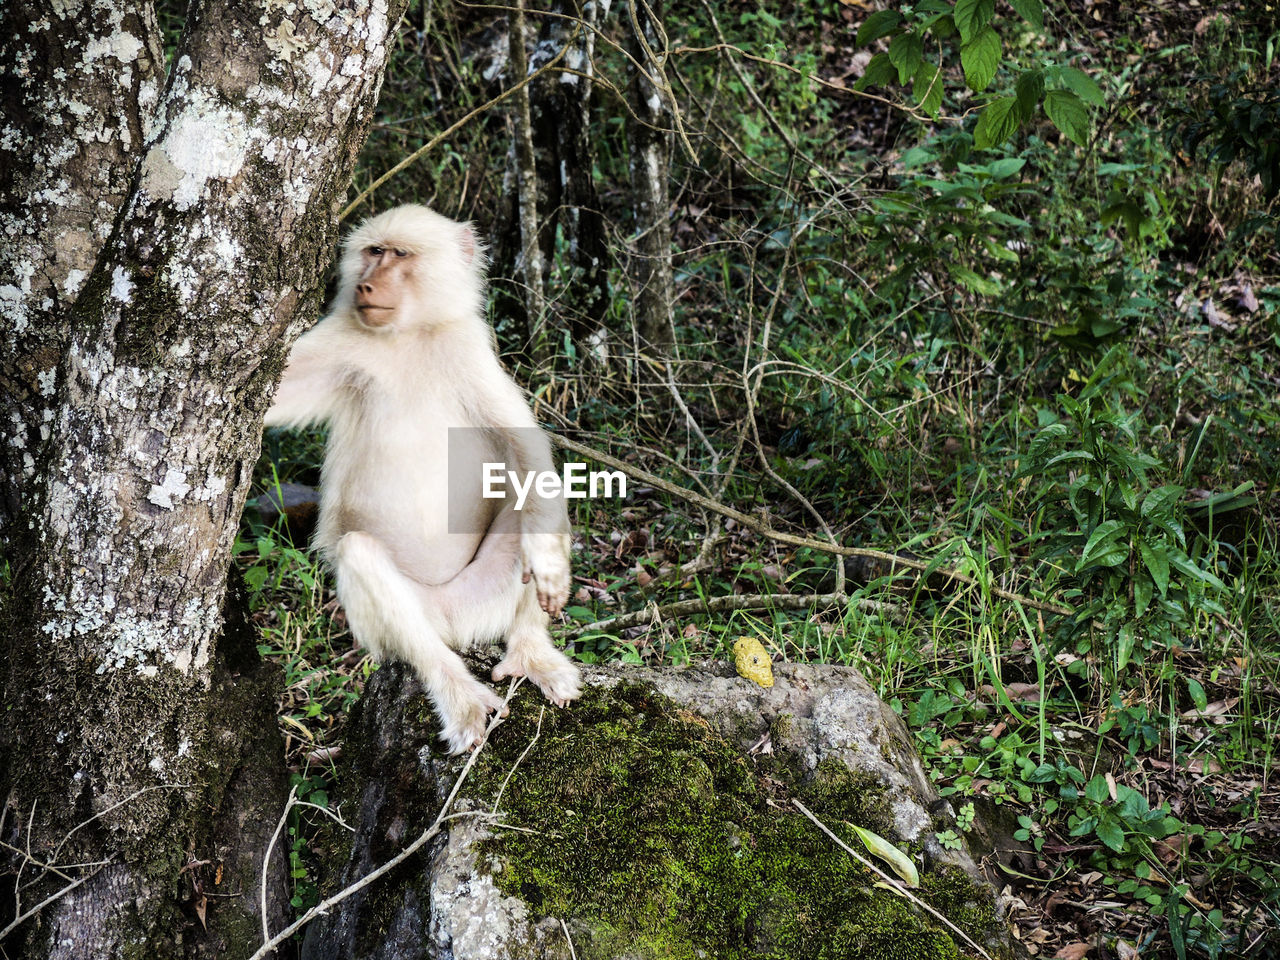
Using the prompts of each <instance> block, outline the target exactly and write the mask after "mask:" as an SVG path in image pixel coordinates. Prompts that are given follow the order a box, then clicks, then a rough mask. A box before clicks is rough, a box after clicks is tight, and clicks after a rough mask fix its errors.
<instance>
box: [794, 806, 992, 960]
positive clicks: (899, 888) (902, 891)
mask: <svg viewBox="0 0 1280 960" xmlns="http://www.w3.org/2000/svg"><path fill="white" fill-rule="evenodd" d="M791 804H792V806H794V807H795V808H796V809H797V810H799V811H800V812H801V813H803V814H804V815H805V816H806V817H808V818H809V819H810V820H812V821H813V822H814V823H816V824H817V825H818V829H819V830H821V831H822V832H823V833H825V834H826V835H827V836H828V837H830V838H831V839H832V840H834V841H835V842H836V845H837V846H838V847H839V848H840V849H841V850H843V851H844V852H845V853H847V854H849V856H851V857H853V859H855V860H857V861H858V862H859V863H860V864H862V865H863V866H864V867H866V868H867V869H868V870H870V871H871V872H872V873H874V874H875V875H876V876H877V877H879V878H880V879H881V880H883V881H884V882H885V883H887V884H888V885H889V886H890V887H892V888H893V891H894V893H896V894H898V895H899V896H900V897H902V898H903V899H906V900H910V901H911V902H912V903H914V904H915V905H916V906H917V907H919V908H920V909H922V910H924V911H926V912H928V913H929V914H931V915H932V916H934V917H936V918H937V919H938V920H940V921H941V922H942V923H944V924H946V925H947V928H948V929H949V930H951V931H952V932H953V933H958V934H959V935H960V937H961V939H963V940H964V942H965V943H967V944H968V945H969V946H971V947H973V949H975V950H977V951H978V953H980V954H982V956H984V957H986V958H987V960H991V954H989V953H987V951H985V950H983V949H982V948H981V947H980V946H978V945H977V944H976V943H974V942H973V940H972V939H971V938H970V936H969V935H968V934H967V933H965V932H964V931H963V930H961V929H960V928H959V927H957V926H956V925H955V924H954V923H952V922H951V921H950V920H948V919H947V918H946V917H944V916H943V915H942V914H941V913H939V912H938V911H937V910H936V909H934V908H933V907H931V906H929V904H927V903H925V902H924V901H923V900H921V899H920V898H919V897H917V896H916V895H915V894H914V893H912V892H911V891H910V890H908V889H907V888H906V887H904V886H903V885H902V884H901V883H899V882H898V880H897V878H895V877H891V876H889V874H887V873H885V872H884V871H883V870H881V869H880V868H879V867H877V866H876V865H875V864H874V863H872V862H871V861H870V860H868V859H867V858H866V857H864V856H863V855H862V854H860V853H858V851H857V850H854V849H853V848H852V847H850V846H849V845H848V844H847V843H845V842H844V841H843V840H841V839H840V838H839V837H837V836H836V835H835V834H834V833H832V832H831V829H830V828H829V827H828V826H827V825H826V824H825V823H823V822H822V821H821V820H819V819H818V818H817V817H815V816H814V815H813V812H812V811H811V810H810V809H809V808H808V807H806V806H805V805H804V804H803V803H801V802H800V801H799V800H797V799H796V798H795V797H792V798H791Z"/></svg>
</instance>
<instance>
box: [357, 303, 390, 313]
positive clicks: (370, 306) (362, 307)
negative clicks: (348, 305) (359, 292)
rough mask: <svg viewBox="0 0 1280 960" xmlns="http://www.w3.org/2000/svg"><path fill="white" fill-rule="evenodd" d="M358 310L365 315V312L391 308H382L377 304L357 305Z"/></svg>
mask: <svg viewBox="0 0 1280 960" xmlns="http://www.w3.org/2000/svg"><path fill="white" fill-rule="evenodd" d="M356 309H357V310H359V311H360V312H361V313H363V312H364V311H365V310H390V309H392V308H391V307H380V306H378V304H376V303H357V304H356Z"/></svg>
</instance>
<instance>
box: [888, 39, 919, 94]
mask: <svg viewBox="0 0 1280 960" xmlns="http://www.w3.org/2000/svg"><path fill="white" fill-rule="evenodd" d="M922 56H924V37H923V36H921V35H920V34H919V33H917V32H916V31H914V30H913V31H912V32H910V33H900V34H898V35H897V36H896V37H894V38H893V39H892V40H890V41H889V60H890V61H891V62H892V63H893V65H894V66H895V67H897V68H898V82H899V83H906V82H907V81H908V80H910V79H911V78H912V77H913V76H915V72H916V68H917V67H919V66H920V58H921V57H922Z"/></svg>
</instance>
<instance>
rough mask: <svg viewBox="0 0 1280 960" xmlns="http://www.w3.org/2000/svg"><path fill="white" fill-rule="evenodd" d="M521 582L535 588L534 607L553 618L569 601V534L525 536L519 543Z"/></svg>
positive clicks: (532, 534) (533, 534)
mask: <svg viewBox="0 0 1280 960" xmlns="http://www.w3.org/2000/svg"><path fill="white" fill-rule="evenodd" d="M520 546H521V552H522V553H523V555H524V582H525V583H528V582H529V581H530V580H533V583H534V585H535V586H536V587H537V588H538V605H539V606H540V607H542V609H543V610H545V611H547V613H549V614H551V616H553V617H555V616H558V615H559V614H560V611H561V610H563V609H564V605H565V603H566V602H567V601H568V599H569V534H567V533H526V534H525V535H524V536H523V537H521V540H520Z"/></svg>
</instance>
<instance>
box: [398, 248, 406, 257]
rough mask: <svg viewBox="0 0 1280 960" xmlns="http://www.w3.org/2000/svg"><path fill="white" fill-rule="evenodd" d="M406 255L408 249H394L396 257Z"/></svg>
mask: <svg viewBox="0 0 1280 960" xmlns="http://www.w3.org/2000/svg"><path fill="white" fill-rule="evenodd" d="M408 255H409V251H408V250H400V249H397V250H396V256H397V257H407V256H408Z"/></svg>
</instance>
